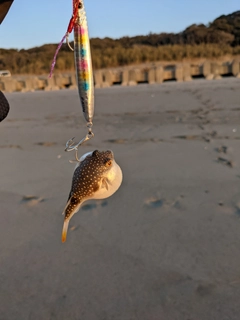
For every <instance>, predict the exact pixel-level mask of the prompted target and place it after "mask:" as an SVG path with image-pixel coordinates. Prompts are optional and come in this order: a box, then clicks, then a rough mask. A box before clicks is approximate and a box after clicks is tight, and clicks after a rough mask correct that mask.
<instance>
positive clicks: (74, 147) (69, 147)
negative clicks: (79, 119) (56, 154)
mask: <svg viewBox="0 0 240 320" xmlns="http://www.w3.org/2000/svg"><path fill="white" fill-rule="evenodd" d="M87 127H88V133H87V135H86V137H84V138H83V139H82V140H80V141H79V142H78V143H76V144H74V142H73V140H74V139H75V137H73V138H72V139H69V140H68V141H67V143H66V148H65V151H66V152H69V151H73V150H75V158H76V160H69V162H70V163H72V162H74V161H77V162H80V160H79V158H78V148H79V146H81V145H82V144H83V143H84V142H86V141H88V140H90V139H92V138H93V137H94V133H93V132H92V123H91V122H90V123H88V124H87Z"/></svg>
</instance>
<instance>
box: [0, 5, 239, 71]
mask: <svg viewBox="0 0 240 320" xmlns="http://www.w3.org/2000/svg"><path fill="white" fill-rule="evenodd" d="M56 48H57V45H55V44H47V45H43V46H41V47H36V48H32V49H29V50H15V49H9V50H6V49H0V69H9V70H10V71H11V72H12V73H13V74H43V73H48V72H49V69H50V65H51V62H52V59H53V56H54V53H55V50H56ZM91 48H92V59H93V67H94V69H99V68H109V67H118V66H126V65H131V64H138V63H145V62H156V61H181V60H183V59H189V60H190V59H194V58H209V59H211V58H220V57H223V56H225V55H231V56H234V55H240V11H237V12H234V13H232V14H230V15H227V16H221V17H219V18H217V19H216V20H214V21H213V22H212V23H210V24H209V25H208V26H205V25H203V24H200V25H195V24H194V25H192V26H190V27H188V28H187V29H186V30H184V31H183V32H181V33H178V34H173V33H160V34H153V33H150V34H149V35H146V36H136V37H123V38H120V39H116V40H115V39H111V38H104V39H99V38H93V39H91ZM73 70H74V58H73V53H72V52H71V51H70V50H69V48H68V47H67V45H65V44H64V45H63V47H62V48H61V50H60V52H59V55H58V57H57V63H56V66H55V72H67V71H73Z"/></svg>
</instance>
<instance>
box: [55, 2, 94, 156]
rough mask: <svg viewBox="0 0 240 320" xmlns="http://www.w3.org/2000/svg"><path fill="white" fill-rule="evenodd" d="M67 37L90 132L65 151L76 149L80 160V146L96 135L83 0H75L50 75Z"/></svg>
mask: <svg viewBox="0 0 240 320" xmlns="http://www.w3.org/2000/svg"><path fill="white" fill-rule="evenodd" d="M73 29H74V49H72V48H71V46H70V44H69V41H68V36H69V34H70V33H71V32H72V30H73ZM65 39H66V41H67V44H68V46H69V47H70V49H71V50H73V51H74V60H75V69H76V79H77V84H78V93H79V97H80V101H81V106H82V111H83V115H84V118H85V120H86V121H87V127H88V134H87V135H86V137H85V138H83V139H82V140H81V141H80V142H78V143H77V144H75V145H74V143H73V139H74V138H73V139H70V140H68V141H67V143H66V148H65V151H73V150H75V151H76V160H77V161H78V162H80V160H79V159H78V155H77V151H78V147H79V146H80V145H81V144H83V143H84V142H85V141H87V140H89V139H91V138H92V137H93V136H94V134H93V132H92V121H93V115H94V81H93V69H92V58H91V49H90V41H89V36H88V25H87V17H86V11H85V7H84V2H83V0H73V15H72V18H71V20H70V22H69V25H68V29H67V32H66V34H65V35H64V37H63V38H62V40H61V42H60V43H59V45H58V47H57V50H56V52H55V55H54V58H53V61H52V65H51V70H50V75H49V77H51V76H52V73H53V69H54V66H55V64H56V58H57V54H58V52H59V50H60V48H61V46H62V44H63V42H64V41H65Z"/></svg>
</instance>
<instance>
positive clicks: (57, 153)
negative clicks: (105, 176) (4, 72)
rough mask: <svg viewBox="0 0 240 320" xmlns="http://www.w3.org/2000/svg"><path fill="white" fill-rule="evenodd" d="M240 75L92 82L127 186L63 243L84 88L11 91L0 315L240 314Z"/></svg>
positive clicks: (192, 319)
mask: <svg viewBox="0 0 240 320" xmlns="http://www.w3.org/2000/svg"><path fill="white" fill-rule="evenodd" d="M239 86H240V79H236V78H231V79H230V78H228V79H222V80H215V81H207V80H194V81H192V82H185V83H175V82H169V83H164V84H162V85H145V84H143V85H138V86H136V87H120V86H114V87H111V88H106V89H96V91H95V93H96V109H95V118H94V127H93V132H94V133H95V137H94V139H92V140H91V141H89V142H88V143H86V144H85V145H83V146H82V147H81V148H80V151H79V155H81V154H84V153H86V152H88V151H92V150H95V149H98V150H106V149H111V150H113V152H114V154H115V159H116V161H117V162H118V163H119V165H120V166H121V168H122V170H123V175H124V180H123V183H122V186H121V188H120V189H119V190H118V191H117V192H116V193H115V194H114V195H113V196H112V197H110V198H108V199H106V200H101V201H100V200H98V201H90V202H86V204H84V205H83V207H82V209H81V210H80V211H79V212H78V213H77V214H76V215H75V216H74V217H73V218H72V220H71V222H70V226H69V227H70V228H69V233H68V238H67V241H66V243H64V244H62V243H61V231H62V223H63V217H62V211H63V209H64V206H65V204H66V201H67V198H68V194H69V191H70V185H71V179H72V173H73V169H74V167H75V165H74V164H70V163H69V160H71V159H73V157H74V154H73V153H66V152H64V148H65V143H66V141H67V140H68V139H70V138H72V137H76V141H79V140H80V139H82V138H83V137H84V135H86V127H85V121H84V118H83V115H82V111H81V108H80V104H79V98H78V93H77V91H76V90H60V91H52V92H43V91H38V92H30V93H11V94H6V96H7V98H8V100H9V103H10V108H11V109H10V113H9V115H8V117H7V118H6V119H5V120H4V121H3V122H2V123H0V159H1V160H0V161H1V166H0V213H1V214H0V297H1V299H0V320H27V319H29V320H47V319H57V320H63V319H71V320H75V319H76V320H77V319H78V320H203V319H204V320H239V318H240V303H239V301H240V253H239V252H240V250H239V248H240V191H239V190H240V189H239V186H240V171H239V167H240V126H239V124H240V90H239Z"/></svg>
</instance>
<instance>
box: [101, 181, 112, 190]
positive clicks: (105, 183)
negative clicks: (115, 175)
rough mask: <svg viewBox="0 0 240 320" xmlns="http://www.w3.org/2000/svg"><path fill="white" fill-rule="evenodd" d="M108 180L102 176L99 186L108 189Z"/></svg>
mask: <svg viewBox="0 0 240 320" xmlns="http://www.w3.org/2000/svg"><path fill="white" fill-rule="evenodd" d="M109 184H110V183H109V180H108V179H107V178H103V179H102V185H101V188H105V189H107V190H108V185H109Z"/></svg>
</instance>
